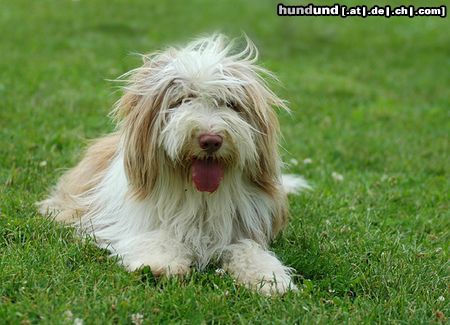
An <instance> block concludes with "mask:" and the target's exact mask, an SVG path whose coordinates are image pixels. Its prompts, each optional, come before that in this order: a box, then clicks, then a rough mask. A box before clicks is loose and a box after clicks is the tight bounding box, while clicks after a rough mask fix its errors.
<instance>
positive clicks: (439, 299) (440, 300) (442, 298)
mask: <svg viewBox="0 0 450 325" xmlns="http://www.w3.org/2000/svg"><path fill="white" fill-rule="evenodd" d="M437 300H438V301H439V302H443V301H445V298H444V296H439V298H438V299H437Z"/></svg>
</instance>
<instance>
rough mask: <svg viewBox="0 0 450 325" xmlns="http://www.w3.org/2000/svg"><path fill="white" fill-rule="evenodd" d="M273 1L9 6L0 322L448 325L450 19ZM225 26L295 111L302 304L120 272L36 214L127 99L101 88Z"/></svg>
mask: <svg viewBox="0 0 450 325" xmlns="http://www.w3.org/2000/svg"><path fill="white" fill-rule="evenodd" d="M346 3H347V4H348V3H349V1H347V2H346ZM355 3H358V2H355ZM389 3H392V1H390V2H389ZM427 3H428V2H427ZM443 3H444V2H442V3H437V2H433V3H432V4H434V5H437V4H443ZM276 4H277V2H276V1H271V2H269V1H256V0H253V1H241V2H234V1H224V0H221V1H215V2H212V1H211V2H207V1H192V2H188V1H173V2H172V1H171V2H170V3H169V2H165V1H144V0H142V1H111V0H108V1H106V0H101V1H84V0H81V1H63V0H61V1H56V0H55V1H31V0H30V1H2V2H1V4H0V31H1V37H0V71H1V78H0V191H1V192H0V199H1V202H0V204H1V210H0V323H12V324H16V323H20V322H23V323H25V324H26V323H29V322H31V323H38V322H41V321H42V322H44V323H62V322H63V321H64V319H66V318H67V317H66V316H65V313H67V311H71V312H72V314H73V318H80V319H83V320H84V321H85V323H97V322H101V323H130V322H131V319H132V318H131V317H132V316H131V315H132V314H136V313H140V314H142V315H144V322H145V323H157V322H181V323H200V322H208V323H212V322H214V323H247V322H252V323H264V324H265V323H268V322H273V323H293V322H305V323H311V322H312V323H328V322H348V323H354V324H356V323H360V322H365V323H391V322H392V323H402V324H409V323H430V322H431V323H432V322H446V321H448V318H449V317H450V308H449V301H450V295H449V290H450V287H449V283H450V281H449V263H448V261H449V243H450V234H449V231H450V230H449V229H450V216H449V213H448V209H449V206H448V203H449V133H450V120H449V108H450V91H449V88H450V74H449V71H450V60H449V56H450V37H449V33H448V30H449V28H450V26H449V22H448V19H441V18H425V17H422V18H414V19H409V18H404V19H402V18H390V19H384V18H379V19H375V18H367V19H361V18H347V19H338V18H330V17H329V18H327V17H324V18H318V17H316V18H300V17H295V18H287V17H284V18H280V17H277V16H276V14H275V7H276ZM378 4H379V3H378ZM397 4H398V2H397ZM408 4H410V3H408ZM415 4H416V5H417V4H419V3H418V2H415ZM423 4H424V3H423V2H422V5H423ZM218 29H219V30H222V31H223V32H225V33H227V34H229V35H231V36H239V35H240V34H241V31H245V32H246V33H247V34H248V35H249V36H250V37H251V38H253V39H254V40H255V42H256V43H257V45H258V46H259V48H260V52H261V58H262V62H263V64H264V66H266V67H268V68H269V69H271V70H273V71H274V72H275V73H276V74H278V76H279V77H280V79H281V80H282V82H283V86H275V90H276V91H277V92H278V93H279V94H281V95H282V96H283V97H285V98H286V99H288V100H289V102H290V106H291V108H292V109H293V114H292V115H291V116H289V115H287V114H285V113H280V121H281V123H282V130H283V133H284V141H283V144H282V145H283V147H284V148H285V149H286V150H283V158H284V159H285V161H290V160H291V159H296V160H297V161H298V162H299V163H298V165H295V164H293V165H292V166H291V167H290V172H295V173H301V174H303V175H304V176H305V177H306V178H307V179H308V180H310V181H311V182H312V183H313V185H314V188H315V190H314V191H313V192H310V193H307V194H304V195H303V196H301V197H291V198H290V201H291V211H292V216H293V218H292V222H291V224H290V225H289V227H288V228H287V230H286V231H285V233H284V235H283V236H282V237H280V238H279V239H277V241H276V242H275V243H274V245H273V249H274V251H275V252H276V253H277V254H278V256H280V258H281V259H282V260H283V261H284V262H285V263H286V264H287V265H290V266H292V267H294V268H295V269H296V270H297V272H296V277H295V281H296V282H297V284H298V286H299V287H300V288H302V290H301V292H299V293H296V294H292V293H289V294H287V295H286V296H284V297H273V298H266V297H261V296H259V295H257V294H254V293H252V292H250V291H248V290H246V289H244V288H242V287H238V286H236V285H235V284H234V283H233V281H232V280H231V279H230V278H229V277H228V276H224V277H220V276H218V275H216V274H215V272H214V269H215V267H214V266H211V267H210V268H209V269H208V270H206V272H203V273H198V272H196V273H194V274H192V275H191V276H188V277H186V278H184V279H169V280H162V281H156V280H155V279H153V278H152V276H151V275H150V273H149V271H148V270H145V269H144V270H143V271H141V272H135V273H127V272H126V271H125V270H123V269H122V268H121V267H120V266H118V265H117V264H116V262H115V261H114V260H112V259H109V258H107V253H106V252H105V251H102V250H100V249H98V248H96V247H95V246H94V245H93V244H92V243H91V242H89V241H88V240H81V239H79V238H77V237H76V236H75V235H74V233H73V231H72V230H70V229H65V228H62V227H61V226H59V225H57V224H54V223H51V222H50V221H47V220H45V219H43V218H41V217H39V215H38V214H37V212H36V209H35V207H34V202H35V201H37V200H39V199H41V198H43V197H44V196H45V195H46V193H47V191H48V188H49V187H50V186H51V185H52V184H54V183H55V182H56V180H57V178H58V177H59V176H60V174H61V173H62V169H63V168H67V167H70V166H72V165H73V164H75V163H76V161H77V159H78V157H79V154H80V153H81V152H82V150H83V148H84V146H85V143H86V139H89V138H94V137H97V136H100V135H102V134H104V133H106V132H108V131H110V130H112V128H113V125H112V124H111V122H110V121H109V120H108V119H107V118H106V114H107V113H108V111H109V109H110V107H111V106H112V104H113V102H114V101H115V100H116V99H117V98H118V96H120V93H119V92H117V91H116V89H115V88H114V85H113V84H111V83H110V82H107V81H105V79H113V78H115V77H117V76H118V75H120V74H121V73H123V72H125V71H127V70H129V69H131V68H133V67H136V66H137V65H139V64H140V62H139V59H138V58H137V57H136V56H132V55H129V53H131V52H148V51H150V50H155V49H159V48H161V47H162V46H164V45H166V44H170V43H173V42H180V41H185V40H186V39H189V38H192V37H195V36H196V35H198V34H200V33H202V32H207V31H213V30H218ZM305 158H310V159H312V163H311V164H303V160H304V159H305ZM333 172H337V173H340V174H342V175H343V177H344V179H343V181H336V180H334V179H333V178H332V176H331V174H332V173H333ZM440 297H443V298H444V300H443V301H442V298H440ZM70 322H73V320H72V321H70V320H67V319H66V323H70Z"/></svg>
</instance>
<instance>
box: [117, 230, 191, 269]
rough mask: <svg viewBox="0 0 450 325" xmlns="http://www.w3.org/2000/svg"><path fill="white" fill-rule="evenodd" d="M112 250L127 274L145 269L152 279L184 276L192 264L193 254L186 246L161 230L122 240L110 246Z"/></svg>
mask: <svg viewBox="0 0 450 325" xmlns="http://www.w3.org/2000/svg"><path fill="white" fill-rule="evenodd" d="M113 248H114V251H115V253H116V255H119V256H120V257H121V258H122V263H123V265H124V266H125V267H126V268H127V269H128V270H129V271H134V270H136V269H139V268H140V267H142V266H146V265H148V266H150V269H151V270H152V273H153V274H154V275H155V276H161V275H169V276H170V275H183V274H186V273H188V272H189V270H190V266H191V264H192V254H191V253H190V251H189V250H188V249H187V248H186V247H185V245H183V244H182V243H180V242H178V241H177V240H175V239H174V238H173V236H170V234H168V233H167V232H165V231H163V230H155V231H150V232H145V233H142V234H139V235H135V236H133V237H132V238H130V239H123V240H121V241H119V242H116V243H115V244H113Z"/></svg>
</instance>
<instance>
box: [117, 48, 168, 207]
mask: <svg viewBox="0 0 450 325" xmlns="http://www.w3.org/2000/svg"><path fill="white" fill-rule="evenodd" d="M169 56H170V55H166V54H165V53H163V54H155V55H152V56H145V57H144V65H143V66H142V67H140V68H138V69H135V70H133V71H131V72H130V73H128V74H127V76H128V77H129V80H128V83H127V85H126V86H125V87H124V91H125V93H124V95H123V96H122V98H121V99H120V100H119V101H118V102H117V104H116V108H115V110H114V111H113V114H114V116H115V118H116V119H117V120H118V125H119V131H120V133H121V135H122V147H123V155H124V164H125V166H124V167H125V171H126V175H127V178H128V181H129V183H130V186H131V188H132V195H133V196H134V197H136V198H139V199H142V198H145V197H146V196H147V195H148V194H150V192H151V190H152V189H153V187H154V184H155V182H156V178H157V175H158V172H159V170H160V168H159V167H160V165H161V163H164V162H163V161H162V160H164V157H165V155H164V154H163V153H160V152H158V150H159V149H158V147H159V143H158V137H159V134H160V133H161V129H162V127H163V123H164V114H161V110H162V105H163V103H165V101H166V94H167V91H168V89H169V88H170V87H171V85H172V84H173V80H171V79H169V78H167V77H161V71H162V69H164V67H165V65H167V64H168V59H169Z"/></svg>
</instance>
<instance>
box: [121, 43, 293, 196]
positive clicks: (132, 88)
mask: <svg viewBox="0 0 450 325" xmlns="http://www.w3.org/2000/svg"><path fill="white" fill-rule="evenodd" d="M246 41H247V43H246V46H245V48H244V49H243V50H242V51H240V52H236V51H235V49H234V46H233V43H232V42H231V43H230V42H226V41H225V39H224V38H223V37H222V36H217V35H216V36H213V37H210V38H205V39H200V40H198V41H195V42H193V43H191V44H189V45H188V46H187V47H184V48H178V49H175V48H170V49H168V50H166V51H164V52H160V53H155V54H152V55H149V56H144V65H143V66H142V67H140V68H138V69H135V70H133V71H130V72H129V73H128V74H126V75H127V76H129V77H130V80H129V82H128V85H127V86H126V87H125V90H126V92H125V95H124V96H123V97H122V98H121V100H120V101H119V102H118V105H117V108H116V110H115V113H116V115H117V116H118V117H119V119H121V124H120V130H121V131H122V132H123V139H124V148H125V152H124V155H125V157H124V158H125V167H126V171H127V176H128V178H129V180H130V183H131V185H133V186H134V189H135V192H136V194H138V195H139V196H140V197H145V196H146V195H148V194H149V193H150V192H151V190H152V188H153V186H154V184H155V182H156V180H157V178H158V174H159V173H160V172H161V168H172V169H173V171H174V173H176V174H177V175H179V177H186V178H187V180H189V181H190V182H191V183H192V184H193V186H195V188H196V189H197V190H198V191H202V192H210V193H212V192H215V191H216V190H217V188H218V187H219V186H220V183H221V181H222V179H223V178H224V177H229V175H231V174H232V173H233V172H239V173H241V174H242V175H244V176H245V177H248V179H249V181H251V182H253V183H255V184H256V185H257V186H259V187H261V188H262V189H263V190H264V191H266V192H267V193H269V194H270V192H271V191H273V187H274V186H276V184H275V183H276V182H277V178H278V176H279V159H278V152H277V133H278V121H277V118H276V115H275V113H274V111H273V109H272V106H278V107H282V108H286V107H285V105H284V103H283V101H282V100H280V99H279V98H278V97H277V96H276V95H275V94H274V93H273V92H272V91H271V90H270V89H269V88H268V87H267V85H266V83H265V81H264V79H263V78H262V76H261V74H264V75H267V74H268V72H267V71H266V70H264V69H262V68H260V67H258V66H257V65H255V61H256V58H257V51H256V48H255V47H254V45H253V44H252V43H251V42H250V41H249V40H248V39H246Z"/></svg>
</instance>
